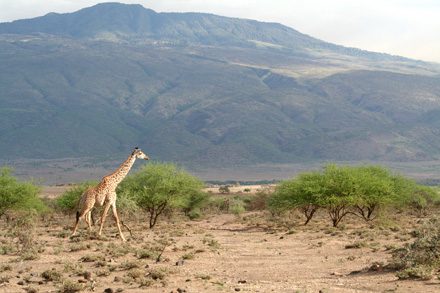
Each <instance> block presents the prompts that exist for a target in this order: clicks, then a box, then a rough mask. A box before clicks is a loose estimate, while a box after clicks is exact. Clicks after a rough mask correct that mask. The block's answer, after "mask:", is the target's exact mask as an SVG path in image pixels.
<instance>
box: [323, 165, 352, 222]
mask: <svg viewBox="0 0 440 293" xmlns="http://www.w3.org/2000/svg"><path fill="white" fill-rule="evenodd" d="M351 169H352V168H350V167H346V166H342V167H340V166H336V165H333V164H329V165H327V166H325V167H324V172H323V174H322V188H323V190H324V193H323V195H322V196H321V197H320V198H319V200H318V203H319V205H320V206H322V207H325V208H326V209H327V211H328V213H329V216H330V219H331V221H332V224H333V227H337V226H338V224H339V223H340V222H341V220H342V219H343V218H344V217H345V216H346V215H348V214H350V213H351V208H352V206H353V204H354V203H355V202H356V187H357V186H356V181H355V180H354V179H355V176H354V174H353V172H352V170H351Z"/></svg>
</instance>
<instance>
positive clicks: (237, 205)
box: [229, 197, 246, 216]
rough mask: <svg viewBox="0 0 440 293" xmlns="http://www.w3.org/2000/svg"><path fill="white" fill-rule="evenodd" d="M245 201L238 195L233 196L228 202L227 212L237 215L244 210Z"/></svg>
mask: <svg viewBox="0 0 440 293" xmlns="http://www.w3.org/2000/svg"><path fill="white" fill-rule="evenodd" d="M245 211H246V209H245V203H244V201H243V200H242V199H241V198H240V197H234V198H233V199H232V200H231V201H230V203H229V212H231V213H233V214H234V215H237V216H239V215H240V214H242V213H243V212H245Z"/></svg>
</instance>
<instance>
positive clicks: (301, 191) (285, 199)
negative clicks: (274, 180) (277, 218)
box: [269, 172, 323, 225]
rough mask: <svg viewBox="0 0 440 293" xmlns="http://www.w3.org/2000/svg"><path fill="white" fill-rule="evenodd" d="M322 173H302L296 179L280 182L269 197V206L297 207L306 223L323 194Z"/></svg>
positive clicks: (273, 207)
mask: <svg viewBox="0 0 440 293" xmlns="http://www.w3.org/2000/svg"><path fill="white" fill-rule="evenodd" d="M321 180H322V175H321V174H320V173H319V172H309V173H302V174H300V175H299V176H298V178H296V179H291V180H286V181H283V182H281V183H280V184H279V185H278V186H277V188H276V190H275V193H274V195H273V196H272V197H271V198H270V199H269V208H270V209H272V210H277V211H285V210H289V209H295V208H297V209H299V210H300V211H301V212H302V214H303V215H304V216H305V218H306V220H305V222H304V225H307V224H308V223H309V222H310V220H311V219H312V218H313V216H314V214H315V213H316V211H317V210H318V208H319V204H318V199H319V197H321V196H322V194H323V186H322V184H321Z"/></svg>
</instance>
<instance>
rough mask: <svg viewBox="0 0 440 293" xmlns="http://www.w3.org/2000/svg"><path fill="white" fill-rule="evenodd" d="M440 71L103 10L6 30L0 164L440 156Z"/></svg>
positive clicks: (241, 30)
mask: <svg viewBox="0 0 440 293" xmlns="http://www.w3.org/2000/svg"><path fill="white" fill-rule="evenodd" d="M438 114H440V65H439V64H435V63H428V62H423V61H418V60H411V59H408V58H403V57H399V56H391V55H387V54H382V53H374V52H368V51H363V50H359V49H354V48H346V47H342V46H338V45H334V44H330V43H326V42H323V41H321V40H318V39H315V38H312V37H310V36H307V35H304V34H302V33H300V32H298V31H296V30H294V29H291V28H288V27H286V26H283V25H281V24H276V23H263V22H257V21H254V20H245V19H236V18H227V17H221V16H216V15H211V14H203V13H156V12H154V11H153V10H150V9H145V8H144V7H142V6H140V5H125V4H119V3H104V4H98V5H95V6H93V7H90V8H85V9H82V10H79V11H77V12H74V13H69V14H56V13H50V14H48V15H45V16H42V17H37V18H34V19H27V20H18V21H14V22H10V23H2V24H0V137H1V140H0V159H4V160H5V159H11V160H13V159H18V158H33V159H35V158H63V157H105V156H110V155H116V156H119V155H122V154H124V155H125V154H126V153H127V152H128V150H130V149H131V148H132V147H133V146H135V145H139V146H141V147H142V148H143V149H145V150H146V151H147V152H148V153H149V154H150V156H151V157H153V158H156V159H159V160H173V161H178V162H181V163H184V164H199V165H219V164H221V165H226V166H227V165H247V164H255V163H281V162H282V163H286V162H298V161H314V160H390V161H417V160H435V159H438V158H439V157H440V139H439V137H440V136H439V129H440V128H439V126H440V119H439V118H438V117H440V116H439V115H438Z"/></svg>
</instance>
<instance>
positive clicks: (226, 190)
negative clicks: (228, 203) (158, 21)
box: [218, 185, 231, 194]
mask: <svg viewBox="0 0 440 293" xmlns="http://www.w3.org/2000/svg"><path fill="white" fill-rule="evenodd" d="M218 192H220V193H221V194H227V193H230V192H231V191H230V190H229V186H228V185H223V186H220V187H219V188H218Z"/></svg>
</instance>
